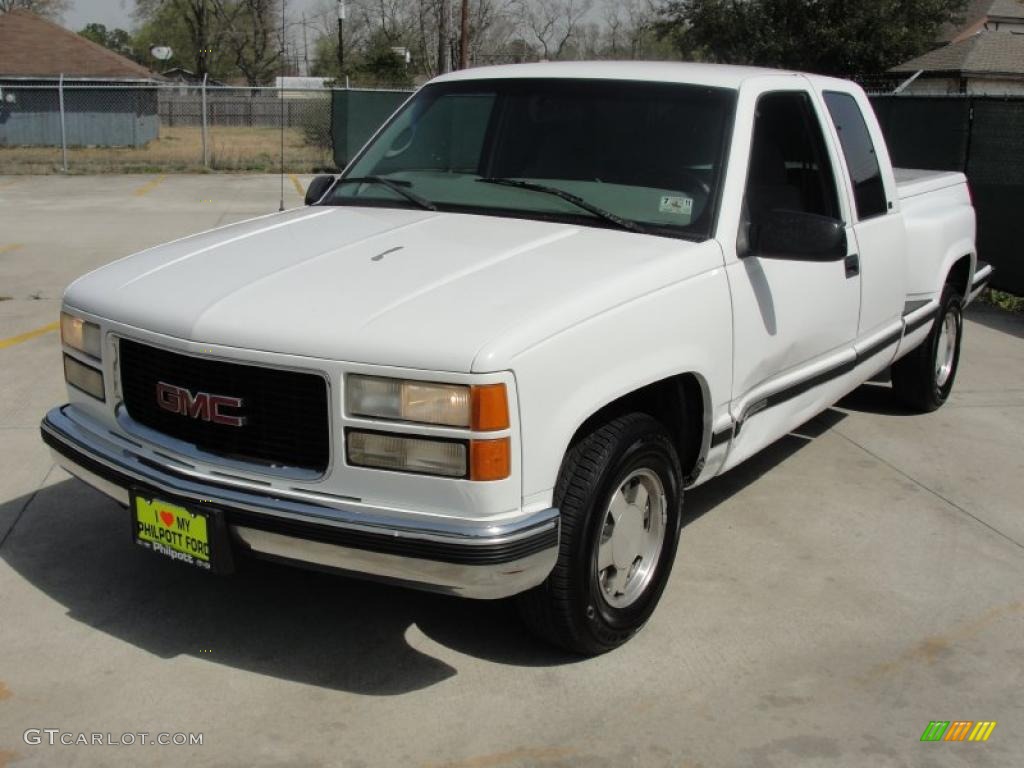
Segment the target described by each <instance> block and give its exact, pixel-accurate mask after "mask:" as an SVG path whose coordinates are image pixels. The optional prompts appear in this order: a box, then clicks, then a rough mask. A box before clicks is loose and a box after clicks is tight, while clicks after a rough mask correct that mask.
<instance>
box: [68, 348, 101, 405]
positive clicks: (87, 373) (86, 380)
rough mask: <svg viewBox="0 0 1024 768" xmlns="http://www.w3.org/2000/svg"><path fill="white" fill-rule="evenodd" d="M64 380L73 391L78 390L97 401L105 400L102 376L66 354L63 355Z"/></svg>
mask: <svg viewBox="0 0 1024 768" xmlns="http://www.w3.org/2000/svg"><path fill="white" fill-rule="evenodd" d="M64 379H65V380H66V381H67V383H68V384H70V385H71V386H72V387H74V388H75V389H80V390H82V391H83V392H85V394H87V395H92V396H93V397H95V398H96V399H97V400H105V399H106V394H105V393H104V390H103V374H102V373H100V372H99V371H97V370H96V369H95V368H92V367H90V366H88V365H85V364H84V363H80V362H78V361H77V360H75V358H73V357H71V355H67V354H66V355H64Z"/></svg>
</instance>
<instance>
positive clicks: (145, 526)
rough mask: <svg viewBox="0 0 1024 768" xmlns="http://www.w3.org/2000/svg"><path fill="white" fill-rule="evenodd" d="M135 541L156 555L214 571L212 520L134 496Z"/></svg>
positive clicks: (176, 506)
mask: <svg viewBox="0 0 1024 768" xmlns="http://www.w3.org/2000/svg"><path fill="white" fill-rule="evenodd" d="M131 501H132V520H133V522H134V523H135V541H136V542H137V543H138V544H141V545H142V546H143V547H146V548H147V549H149V550H152V551H153V552H156V553H157V554H160V555H163V556H164V557H169V558H171V559H172V560H178V561H180V562H182V563H186V564H188V565H195V566H197V567H199V568H202V569H203V570H206V571H209V570H211V565H212V562H213V560H212V557H211V549H210V541H211V539H212V536H211V533H212V530H211V529H212V528H213V526H212V525H211V517H210V515H209V514H208V513H206V512H201V511H198V510H191V509H186V508H185V507H182V506H179V505H178V504H171V503H170V502H167V501H163V500H161V499H157V498H147V497H146V496H142V495H140V494H133V495H132V499H131Z"/></svg>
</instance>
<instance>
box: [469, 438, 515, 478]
mask: <svg viewBox="0 0 1024 768" xmlns="http://www.w3.org/2000/svg"><path fill="white" fill-rule="evenodd" d="M510 474H512V441H511V440H509V439H508V438H507V437H502V438H500V439H498V440H471V441H470V442H469V479H470V480H504V479H505V478H506V477H508V476H509V475H510Z"/></svg>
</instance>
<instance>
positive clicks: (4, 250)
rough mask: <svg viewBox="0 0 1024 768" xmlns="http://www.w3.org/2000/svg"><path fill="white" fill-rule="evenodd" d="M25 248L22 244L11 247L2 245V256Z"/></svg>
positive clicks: (0, 247)
mask: <svg viewBox="0 0 1024 768" xmlns="http://www.w3.org/2000/svg"><path fill="white" fill-rule="evenodd" d="M24 247H25V246H24V245H23V244H22V243H11V244H10V245H0V254H3V253H10V252H11V251H16V250H18V249H19V248H24Z"/></svg>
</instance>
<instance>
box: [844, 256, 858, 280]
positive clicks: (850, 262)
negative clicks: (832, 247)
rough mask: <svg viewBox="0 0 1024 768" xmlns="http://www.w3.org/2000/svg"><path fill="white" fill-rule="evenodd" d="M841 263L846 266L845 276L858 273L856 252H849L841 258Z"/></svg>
mask: <svg viewBox="0 0 1024 768" xmlns="http://www.w3.org/2000/svg"><path fill="white" fill-rule="evenodd" d="M843 264H844V265H845V266H846V276H847V277H853V276H854V275H859V274H860V256H858V255H857V254H856V253H851V254H850V255H849V256H847V257H846V258H845V259H844V260H843Z"/></svg>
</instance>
